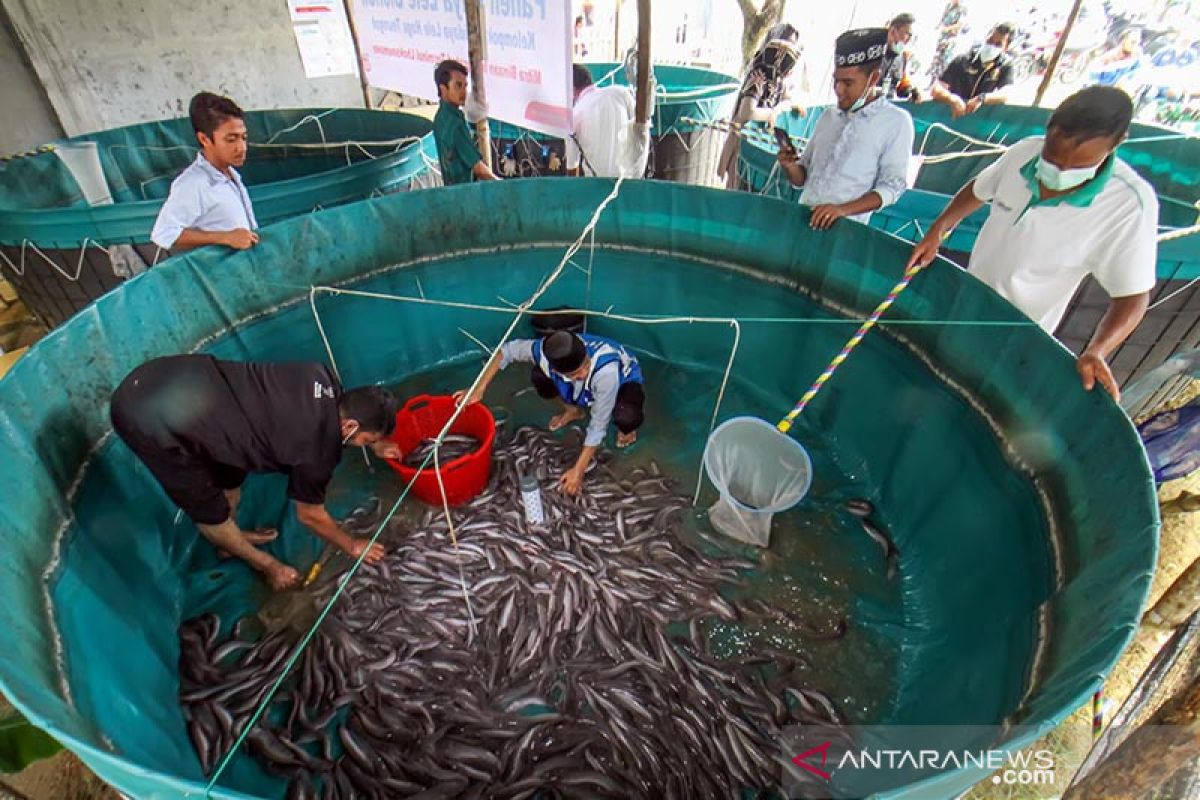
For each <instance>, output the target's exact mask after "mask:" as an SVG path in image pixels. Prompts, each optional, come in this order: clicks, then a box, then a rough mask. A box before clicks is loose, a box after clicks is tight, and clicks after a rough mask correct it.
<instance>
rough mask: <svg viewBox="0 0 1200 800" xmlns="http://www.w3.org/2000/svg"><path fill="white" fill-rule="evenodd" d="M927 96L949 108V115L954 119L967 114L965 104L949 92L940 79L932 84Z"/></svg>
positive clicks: (948, 88)
mask: <svg viewBox="0 0 1200 800" xmlns="http://www.w3.org/2000/svg"><path fill="white" fill-rule="evenodd" d="M929 96H930V98H931V99H933V100H936V101H937V102H939V103H945V104H946V105H948V106H950V114H951V116H953V117H954V118H955V119H957V118H958V117H961V116H962V115H963V114H965V113H966V112H967V104H966V102H965V101H964V100H963V99H962V98H961V97H959V96H958V95H956V94H955V93H954V92H952V91H950V87H949V86H947V85H946V84H945V83H943V82H942V81H941V80H940V79H939V80H936V81H934V82H933V86H931V87H929Z"/></svg>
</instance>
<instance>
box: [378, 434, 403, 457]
mask: <svg viewBox="0 0 1200 800" xmlns="http://www.w3.org/2000/svg"><path fill="white" fill-rule="evenodd" d="M371 450H372V451H374V453H375V455H377V456H379V457H380V458H390V459H392V460H393V461H399V460H400V459H401V458H403V457H404V451H403V450H401V449H400V445H398V444H396V443H395V442H393V441H392V440H391V439H380V440H379V441H378V442H374V443H372V444H371Z"/></svg>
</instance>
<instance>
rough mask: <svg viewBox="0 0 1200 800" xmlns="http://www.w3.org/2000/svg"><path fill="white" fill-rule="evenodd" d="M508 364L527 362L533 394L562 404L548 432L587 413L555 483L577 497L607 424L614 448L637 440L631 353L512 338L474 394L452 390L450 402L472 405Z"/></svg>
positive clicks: (560, 335) (566, 337)
mask: <svg viewBox="0 0 1200 800" xmlns="http://www.w3.org/2000/svg"><path fill="white" fill-rule="evenodd" d="M513 363H522V364H533V370H532V374H531V376H530V377H531V379H532V381H533V387H534V389H536V390H537V393H538V395H539V396H541V397H543V398H545V399H547V400H551V399H553V398H555V397H557V398H558V399H559V402H561V403H562V406H563V410H562V412H561V413H559V414H557V415H555V417H554V418H553V419H551V420H550V430H552V431H556V430H558V429H559V428H562V427H563V426H565V425H569V424H570V423H572V422H574V421H575V420H577V419H582V418H583V417H584V415H585V413H586V412H585V409H590V410H591V412H592V418H591V421H590V422H589V423H588V427H587V434H586V435H585V436H584V439H583V450H582V451H581V452H580V453H579V459H578V460H577V461H576V462H575V465H574V466H572V467H571V468H570V469H568V470H567V471H566V472H565V473H563V476H562V478H560V479H559V486H560V487H562V489H563V491H565V492H566V493H567V494H571V495H574V494H578V493H579V489H580V488H581V487H582V486H583V474H584V473H585V472H586V471H587V468H588V465H589V464H590V463H591V462H592V457H593V456H594V455H595V454H596V449H597V448H598V447H600V445H601V444H603V443H604V437H605V436H606V435H607V433H608V424H609V422H612V423H613V424H614V425H616V426H617V447H627V446H629V445H631V444H633V443H634V441H636V440H637V430H638V428H640V427H641V425H642V421H643V420H644V419H645V414H644V412H643V409H642V407H643V405H644V404H645V401H646V395H645V392H644V391H643V390H642V368H641V367H640V366H639V365H638V361H637V359H636V358H635V357H634V356H633V354H632V353H630V352H629V351H628V350H626V349H625V348H624V347H623V346H622V345H620V344H617V343H616V342H614V341H612V340H610V339H605V338H603V337H600V336H592V335H590V334H586V333H585V334H582V335H576V334H574V333H571V332H569V331H555V332H554V333H552V334H550V335H549V336H547V337H546V338H545V339H516V340H514V341H511V342H508V343H507V344H505V345H504V346H503V347H501V348H500V350H499V352H498V354H497V355H493V356H492V358H491V360H490V361H489V362H488V365H487V368H486V369H485V370H484V373H483V378H482V379H481V380H480V381H479V386H478V387H477V388H476V389H475V391H474V392H473V393H472V394H471V395H470V396H469V397H468V396H467V392H466V391H465V390H463V391H460V392H456V393H455V395H454V397H455V399H457V400H459V401H463V399H464V398H465V402H466V403H468V404H470V403H478V402H479V401H480V400H482V399H483V395H484V393H485V392H487V388H488V385H489V384H490V383H491V382H492V380H493V379H494V378H495V377H496V375H497V374H498V373H499V372H500V370H502V369H504V368H505V367H507V366H508V365H510V364H513Z"/></svg>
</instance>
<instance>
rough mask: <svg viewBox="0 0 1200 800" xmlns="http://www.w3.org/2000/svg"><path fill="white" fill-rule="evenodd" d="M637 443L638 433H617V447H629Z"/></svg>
mask: <svg viewBox="0 0 1200 800" xmlns="http://www.w3.org/2000/svg"><path fill="white" fill-rule="evenodd" d="M636 441H637V431H630V432H629V433H621V432H620V431H617V447H629V445H631V444H633V443H634V442H636Z"/></svg>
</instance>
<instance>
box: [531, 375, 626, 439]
mask: <svg viewBox="0 0 1200 800" xmlns="http://www.w3.org/2000/svg"><path fill="white" fill-rule="evenodd" d="M529 377H530V380H532V381H533V388H534V389H536V390H537V393H538V396H539V397H542V398H544V399H546V400H553V399H554V398H556V397H560V395H559V393H558V385H557V384H555V383H554V380H553V379H552V378H551V377H550V376H549V375H547V374H546V373H544V372H542V368H541V367H539V366H537V365H536V364H535V365H534V367H533V371H532V372H531V373H530V376H529ZM645 405H646V392H645V390H644V389H642V385H641V384H640V383H625V384H622V385H621V388H620V389H618V390H617V404H616V405H615V406H613V413H612V421H613V425H616V426H617V430H619V431H620V432H621V433H633V432H634V431H636V430H637V429H638V428H640V427H642V423H643V422H645V421H646V412H645Z"/></svg>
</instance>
